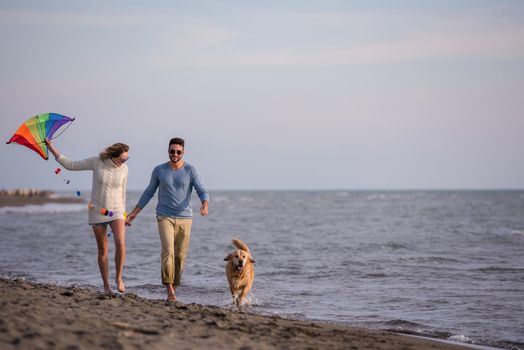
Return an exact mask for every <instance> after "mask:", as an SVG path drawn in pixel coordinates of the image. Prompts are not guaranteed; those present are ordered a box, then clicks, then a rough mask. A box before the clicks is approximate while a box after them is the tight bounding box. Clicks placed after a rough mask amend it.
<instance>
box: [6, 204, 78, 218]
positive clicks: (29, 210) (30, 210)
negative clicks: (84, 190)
mask: <svg viewBox="0 0 524 350" xmlns="http://www.w3.org/2000/svg"><path fill="white" fill-rule="evenodd" d="M83 210H86V205H85V204H83V203H82V204H77V203H74V204H71V203H46V204H41V205H36V204H30V205H24V206H21V207H1V208H0V215H1V214H13V213H25V214H36V213H68V212H79V211H83Z"/></svg>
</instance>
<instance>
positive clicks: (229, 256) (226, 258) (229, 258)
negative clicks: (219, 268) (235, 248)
mask: <svg viewBox="0 0 524 350" xmlns="http://www.w3.org/2000/svg"><path fill="white" fill-rule="evenodd" d="M232 256H233V254H229V255H228V256H226V257H225V258H224V261H229V260H231V257H232Z"/></svg>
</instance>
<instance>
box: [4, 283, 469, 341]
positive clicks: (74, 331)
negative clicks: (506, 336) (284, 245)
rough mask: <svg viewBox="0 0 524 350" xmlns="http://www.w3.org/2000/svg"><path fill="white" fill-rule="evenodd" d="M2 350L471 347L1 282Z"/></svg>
mask: <svg viewBox="0 0 524 350" xmlns="http://www.w3.org/2000/svg"><path fill="white" fill-rule="evenodd" d="M0 348H1V349H96V348H109V349H244V350H247V349H330V350H331V349H353V350H356V349H406V350H409V349H413V350H415V349H448V350H451V349H457V350H458V349H467V347H465V346H461V345H460V344H456V345H455V344H446V343H441V342H438V341H434V340H431V339H424V338H415V337H409V336H406V335H401V334H396V333H389V332H384V331H377V330H369V329H360V328H355V327H349V326H343V325H336V324H329V323H316V322H309V321H296V320H288V319H283V318H280V317H277V316H260V315H254V314H250V313H247V312H245V311H244V312H243V311H239V310H237V309H233V308H231V309H229V308H220V307H214V306H202V305H196V304H183V303H179V302H176V303H168V302H166V301H163V300H150V299H144V298H141V297H138V296H137V295H135V294H132V293H128V294H126V295H122V296H114V297H108V296H104V295H103V294H100V293H99V292H96V291H94V290H91V289H88V288H78V287H75V286H70V287H63V286H57V285H52V284H38V283H32V282H27V281H25V280H6V279H0Z"/></svg>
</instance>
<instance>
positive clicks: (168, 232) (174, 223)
mask: <svg viewBox="0 0 524 350" xmlns="http://www.w3.org/2000/svg"><path fill="white" fill-rule="evenodd" d="M157 221H158V232H159V234H160V241H161V242H162V283H163V284H173V283H174V284H175V286H179V285H180V278H181V277H182V271H183V270H184V262H185V260H186V255H187V249H188V247H189V236H190V235H191V223H192V221H193V220H192V219H175V218H170V217H166V216H158V217H157Z"/></svg>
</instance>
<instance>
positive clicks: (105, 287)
mask: <svg viewBox="0 0 524 350" xmlns="http://www.w3.org/2000/svg"><path fill="white" fill-rule="evenodd" d="M104 294H105V295H111V294H113V291H112V290H111V286H110V285H107V286H104Z"/></svg>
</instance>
